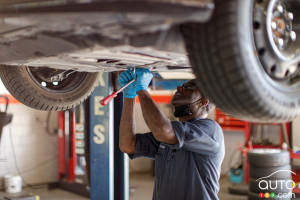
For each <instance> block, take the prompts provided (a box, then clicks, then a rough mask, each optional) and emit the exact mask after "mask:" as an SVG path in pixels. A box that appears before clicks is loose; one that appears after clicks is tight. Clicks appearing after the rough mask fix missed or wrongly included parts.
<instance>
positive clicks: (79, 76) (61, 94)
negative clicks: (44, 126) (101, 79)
mask: <svg viewBox="0 0 300 200" xmlns="http://www.w3.org/2000/svg"><path fill="white" fill-rule="evenodd" d="M0 77H1V80H2V82H3V84H4V85H5V87H6V88H7V90H8V91H9V92H10V93H11V95H13V96H14V97H15V98H16V99H17V100H19V101H20V102H21V103H23V104H25V105H27V106H29V107H31V108H34V109H38V110H49V111H57V110H67V109H71V108H73V107H75V106H77V105H79V104H80V103H81V102H83V101H84V100H85V99H86V98H87V97H88V96H89V95H90V94H91V92H92V91H93V89H94V87H95V86H96V82H97V79H98V73H87V72H75V73H73V74H72V75H70V77H69V78H68V79H69V80H68V81H67V82H66V83H65V84H64V85H62V86H60V88H58V89H51V90H50V89H46V88H43V87H42V86H41V85H40V84H38V83H37V82H36V80H35V79H34V78H32V75H31V74H30V72H29V71H28V68H27V67H15V66H1V67H0ZM53 87H54V86H53Z"/></svg>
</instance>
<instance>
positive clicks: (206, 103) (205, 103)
mask: <svg viewBox="0 0 300 200" xmlns="http://www.w3.org/2000/svg"><path fill="white" fill-rule="evenodd" d="M201 103H202V106H207V105H208V103H209V101H208V99H203V100H202V101H201Z"/></svg>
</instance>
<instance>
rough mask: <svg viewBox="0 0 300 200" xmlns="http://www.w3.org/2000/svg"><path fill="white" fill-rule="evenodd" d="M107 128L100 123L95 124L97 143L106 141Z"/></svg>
mask: <svg viewBox="0 0 300 200" xmlns="http://www.w3.org/2000/svg"><path fill="white" fill-rule="evenodd" d="M104 131H105V128H104V126H103V125H101V124H98V125H96V126H94V137H93V140H94V142H95V144H103V143H104V142H105V135H104Z"/></svg>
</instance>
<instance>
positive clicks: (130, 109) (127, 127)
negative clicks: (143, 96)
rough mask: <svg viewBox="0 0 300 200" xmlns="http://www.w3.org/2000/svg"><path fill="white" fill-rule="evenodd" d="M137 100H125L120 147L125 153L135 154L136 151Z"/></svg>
mask: <svg viewBox="0 0 300 200" xmlns="http://www.w3.org/2000/svg"><path fill="white" fill-rule="evenodd" d="M134 104H135V99H129V98H124V104H123V110H122V117H121V123H120V131H119V132H120V135H119V147H120V149H121V151H123V152H125V153H129V154H131V153H134V150H135V142H136V139H135V121H134V115H133V113H134Z"/></svg>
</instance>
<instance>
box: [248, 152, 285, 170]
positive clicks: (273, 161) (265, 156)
mask: <svg viewBox="0 0 300 200" xmlns="http://www.w3.org/2000/svg"><path fill="white" fill-rule="evenodd" d="M247 156H248V161H249V163H250V165H251V166H253V167H261V168H263V167H264V168H268V167H280V166H285V165H289V164H290V153H289V152H288V151H282V150H280V149H253V150H251V151H249V152H248V155H247Z"/></svg>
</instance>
